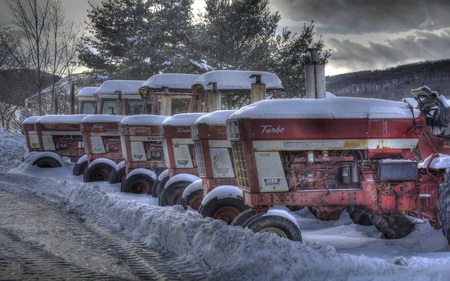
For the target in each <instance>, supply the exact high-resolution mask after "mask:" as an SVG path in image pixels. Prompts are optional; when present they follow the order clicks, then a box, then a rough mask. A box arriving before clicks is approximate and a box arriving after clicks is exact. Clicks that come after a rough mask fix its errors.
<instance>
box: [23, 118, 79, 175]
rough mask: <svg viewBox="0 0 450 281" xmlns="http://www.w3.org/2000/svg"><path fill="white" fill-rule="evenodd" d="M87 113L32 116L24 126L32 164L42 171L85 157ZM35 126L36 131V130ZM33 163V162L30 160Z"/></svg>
mask: <svg viewBox="0 0 450 281" xmlns="http://www.w3.org/2000/svg"><path fill="white" fill-rule="evenodd" d="M85 116H86V115H85V114H75V115H45V116H42V117H38V118H36V117H30V118H28V119H26V120H25V121H24V122H23V123H22V126H23V131H24V134H25V136H26V139H27V144H28V142H29V144H28V149H29V151H30V154H29V155H28V156H27V157H30V156H31V155H32V156H33V160H32V164H33V165H37V166H38V167H41V168H55V167H61V166H62V165H64V160H63V159H62V157H66V158H68V160H69V161H72V162H74V161H77V160H78V159H79V158H80V157H81V156H83V155H84V145H83V138H82V136H81V132H80V121H81V120H82V119H83V118H84V117H85ZM33 127H34V130H33ZM29 160H31V159H29Z"/></svg>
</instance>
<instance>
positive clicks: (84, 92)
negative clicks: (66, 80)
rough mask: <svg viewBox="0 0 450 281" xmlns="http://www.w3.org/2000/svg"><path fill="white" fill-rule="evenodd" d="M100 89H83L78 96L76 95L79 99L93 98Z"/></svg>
mask: <svg viewBox="0 0 450 281" xmlns="http://www.w3.org/2000/svg"><path fill="white" fill-rule="evenodd" d="M97 89H98V87H84V88H83V89H81V90H80V91H79V92H78V94H77V95H76V97H77V98H79V97H93V96H94V92H95V91H96V90H97Z"/></svg>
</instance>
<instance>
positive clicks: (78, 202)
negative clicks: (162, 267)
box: [0, 130, 450, 281]
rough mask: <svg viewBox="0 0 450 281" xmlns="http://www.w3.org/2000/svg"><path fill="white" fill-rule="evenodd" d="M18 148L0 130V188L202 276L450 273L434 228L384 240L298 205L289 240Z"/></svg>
mask: <svg viewBox="0 0 450 281" xmlns="http://www.w3.org/2000/svg"><path fill="white" fill-rule="evenodd" d="M25 153H26V146H25V143H24V138H23V137H22V136H21V135H18V134H8V133H6V132H5V131H3V130H0V161H1V162H0V163H1V164H0V172H2V173H0V181H1V182H2V184H1V185H0V188H2V189H8V190H9V191H12V192H14V190H15V189H18V188H20V189H21V191H23V190H26V191H28V192H29V193H30V194H34V195H35V196H38V197H41V198H42V199H45V200H49V201H52V202H56V203H59V204H60V205H61V206H64V208H68V209H73V208H76V209H77V210H79V211H81V212H83V213H84V214H85V215H87V216H92V217H95V218H96V219H97V220H98V221H99V222H101V223H102V224H104V225H105V226H106V227H108V228H111V229H114V230H119V231H121V232H123V234H124V235H126V236H128V237H130V239H136V240H139V241H143V242H145V243H146V245H148V247H152V248H157V249H160V248H164V249H168V250H169V251H171V252H173V253H174V254H175V255H177V256H179V262H180V263H183V262H187V261H189V262H195V263H197V264H199V265H200V266H202V267H204V268H205V269H206V270H208V269H209V271H210V275H209V276H210V278H209V279H210V280H395V281H398V280H410V281H412V280H421V281H423V280H448V278H449V276H450V247H449V246H448V245H447V241H446V239H445V238H444V237H443V235H442V233H441V231H439V230H434V229H432V228H431V227H430V226H429V225H428V224H420V225H417V226H416V228H415V230H414V231H413V232H412V233H411V234H410V235H409V236H407V237H405V238H402V239H398V240H386V239H383V238H382V237H381V235H380V233H379V232H378V231H377V230H376V229H375V227H373V226H361V225H355V224H353V223H352V222H351V220H350V218H349V217H348V214H347V213H346V212H343V213H342V214H341V217H340V219H339V220H337V221H319V220H317V219H315V218H314V216H313V215H312V214H310V213H309V211H308V210H307V209H306V208H305V209H303V210H300V211H297V212H294V213H293V215H294V216H295V218H296V219H297V221H298V223H299V225H300V227H301V228H302V236H303V243H299V242H292V241H289V240H286V239H283V238H279V237H276V236H273V235H271V234H267V233H256V234H254V233H253V232H251V231H250V230H248V229H242V228H240V227H232V226H227V225H226V224H225V223H223V222H222V221H217V220H213V219H208V218H207V219H204V218H202V217H201V216H200V215H199V214H197V213H196V212H194V211H191V210H187V211H186V210H184V209H183V208H181V207H180V206H175V207H158V206H157V200H156V199H155V198H153V197H151V196H148V195H134V194H125V193H121V192H120V185H119V184H109V183H106V182H101V183H98V182H97V183H89V184H85V183H83V182H82V177H81V176H73V175H72V172H71V171H72V170H71V168H72V167H71V165H70V164H68V165H67V166H65V167H62V168H56V169H40V168H37V167H35V166H31V165H29V164H28V163H21V159H22V156H23V155H24V154H25ZM5 182H6V183H8V182H11V183H14V185H8V184H4V183H5ZM16 186H20V187H16ZM278 208H284V207H281V206H280V207H278Z"/></svg>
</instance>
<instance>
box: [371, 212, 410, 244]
mask: <svg viewBox="0 0 450 281" xmlns="http://www.w3.org/2000/svg"><path fill="white" fill-rule="evenodd" d="M370 219H371V221H372V223H373V225H374V226H375V227H376V228H377V229H378V231H379V232H381V233H382V234H383V236H384V237H385V238H387V239H399V238H403V237H405V236H407V235H408V234H410V233H411V232H412V231H413V230H414V227H415V224H413V223H412V222H411V221H410V220H409V219H408V218H407V217H396V216H383V215H377V214H372V215H371V216H370Z"/></svg>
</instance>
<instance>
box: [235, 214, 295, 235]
mask: <svg viewBox="0 0 450 281" xmlns="http://www.w3.org/2000/svg"><path fill="white" fill-rule="evenodd" d="M243 227H248V228H249V229H251V230H252V231H253V232H269V233H273V234H275V235H277V236H279V237H283V238H287V239H289V240H292V241H298V242H301V241H302V234H301V232H300V229H299V228H298V226H297V225H296V224H294V223H293V222H292V221H291V220H289V219H288V218H285V217H283V216H279V215H274V214H265V213H259V214H257V215H255V216H253V217H252V218H250V219H249V220H247V222H246V223H245V224H244V225H243Z"/></svg>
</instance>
